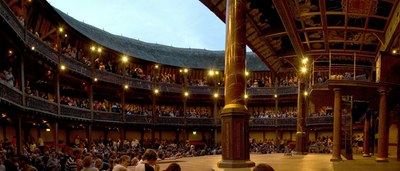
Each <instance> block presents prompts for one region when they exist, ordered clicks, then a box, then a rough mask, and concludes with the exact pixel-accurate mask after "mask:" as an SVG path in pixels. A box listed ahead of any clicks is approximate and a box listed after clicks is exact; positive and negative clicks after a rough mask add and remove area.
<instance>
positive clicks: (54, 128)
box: [50, 121, 58, 152]
mask: <svg viewBox="0 0 400 171" xmlns="http://www.w3.org/2000/svg"><path fill="white" fill-rule="evenodd" d="M50 128H51V132H52V133H53V145H54V149H55V151H56V152H58V121H54V123H50Z"/></svg>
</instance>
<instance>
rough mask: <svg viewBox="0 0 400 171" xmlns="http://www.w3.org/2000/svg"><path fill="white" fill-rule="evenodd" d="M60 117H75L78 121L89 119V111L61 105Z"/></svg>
mask: <svg viewBox="0 0 400 171" xmlns="http://www.w3.org/2000/svg"><path fill="white" fill-rule="evenodd" d="M61 115H62V116H68V117H76V118H79V119H90V110H88V109H83V108H78V107H73V106H66V105H61Z"/></svg>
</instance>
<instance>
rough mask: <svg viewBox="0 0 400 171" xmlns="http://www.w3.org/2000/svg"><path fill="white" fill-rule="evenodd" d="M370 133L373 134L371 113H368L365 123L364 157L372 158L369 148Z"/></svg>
mask: <svg viewBox="0 0 400 171" xmlns="http://www.w3.org/2000/svg"><path fill="white" fill-rule="evenodd" d="M370 132H371V113H370V112H367V113H366V114H365V121H364V140H363V141H364V146H363V157H371V154H370V153H371V152H370V150H369V149H370V148H369V140H370V138H369V137H370V135H371V134H370Z"/></svg>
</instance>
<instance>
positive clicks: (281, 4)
mask: <svg viewBox="0 0 400 171" xmlns="http://www.w3.org/2000/svg"><path fill="white" fill-rule="evenodd" d="M273 3H274V5H275V7H276V11H277V12H278V14H279V16H280V17H281V20H282V23H283V26H284V27H285V29H286V31H287V33H288V36H289V39H290V42H291V43H292V46H293V49H294V51H295V53H296V54H297V55H298V56H299V57H302V56H303V55H304V50H303V45H302V43H301V40H300V37H299V35H298V33H297V31H296V30H297V29H296V27H295V25H294V23H293V20H292V17H291V16H292V14H289V10H288V8H287V4H286V1H282V0H273Z"/></svg>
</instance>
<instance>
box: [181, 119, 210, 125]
mask: <svg viewBox="0 0 400 171" xmlns="http://www.w3.org/2000/svg"><path fill="white" fill-rule="evenodd" d="M213 120H214V119H212V118H187V126H213V125H214V123H213Z"/></svg>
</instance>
